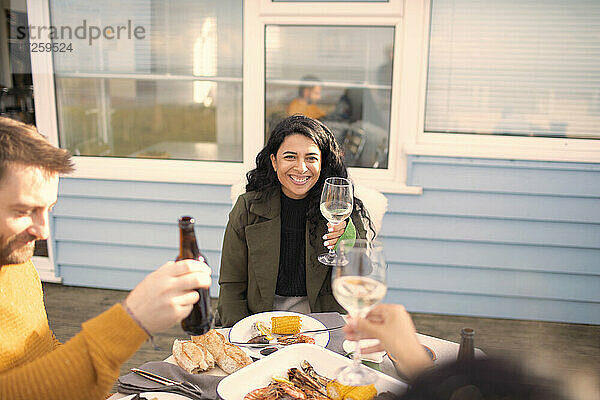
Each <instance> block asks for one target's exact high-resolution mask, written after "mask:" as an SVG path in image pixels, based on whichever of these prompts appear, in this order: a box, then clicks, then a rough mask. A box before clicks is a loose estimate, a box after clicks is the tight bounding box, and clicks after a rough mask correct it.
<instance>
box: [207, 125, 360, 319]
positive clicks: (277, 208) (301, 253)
mask: <svg viewBox="0 0 600 400" xmlns="http://www.w3.org/2000/svg"><path fill="white" fill-rule="evenodd" d="M342 157H343V155H342V151H341V150H340V147H339V145H338V144H337V142H336V140H335V138H334V136H333V134H332V133H331V131H330V130H329V129H328V128H327V127H326V126H325V125H323V123H321V122H319V121H317V120H315V119H312V118H308V117H305V116H302V115H294V116H291V117H288V118H286V119H284V120H283V121H281V122H280V123H279V124H277V126H275V128H274V129H273V131H272V133H271V135H270V137H269V140H268V141H267V144H266V145H265V147H264V148H263V149H262V150H261V151H260V152H259V153H258V155H257V157H256V168H255V169H253V170H252V171H250V172H249V173H248V175H247V178H248V184H247V185H246V193H244V194H243V195H241V196H240V197H239V198H238V200H237V202H236V204H235V206H234V208H233V210H232V211H231V213H230V214H229V222H228V223H227V228H226V230H225V238H224V240H223V252H222V258H221V271H220V278H219V284H220V293H219V306H218V308H219V313H220V315H221V318H222V322H223V324H224V325H225V326H230V325H233V324H234V323H235V322H237V321H239V320H240V319H242V318H244V317H246V316H248V315H250V314H254V313H257V312H263V311H272V310H287V311H296V312H302V313H308V312H324V311H342V310H343V309H342V308H341V307H340V305H339V304H338V303H337V302H336V300H335V299H334V297H333V294H332V293H331V285H330V280H331V275H330V274H331V271H330V268H328V267H326V266H324V265H322V264H320V263H319V261H318V260H317V254H318V253H319V252H321V251H322V248H323V245H325V246H328V247H329V246H334V245H335V243H336V242H337V240H338V238H339V237H340V236H341V235H342V233H343V232H344V229H345V228H346V221H344V222H342V223H340V224H338V225H336V226H333V225H330V226H329V227H328V226H327V224H326V220H325V219H324V218H323V217H322V216H321V213H320V211H319V199H320V194H321V190H322V188H323V182H324V181H325V179H326V178H328V177H331V176H340V177H347V176H348V172H347V170H346V166H345V165H344V161H343V158H342ZM354 203H355V206H354V210H353V213H352V216H351V218H352V221H353V223H354V225H355V226H356V231H357V232H358V233H357V234H358V235H359V236H361V237H364V236H365V235H366V230H365V228H364V226H365V222H366V224H367V225H368V226H369V227H371V221H370V219H369V217H368V214H367V211H366V209H365V208H364V206H363V203H362V202H361V201H360V200H358V199H355V200H354ZM323 241H325V242H323Z"/></svg>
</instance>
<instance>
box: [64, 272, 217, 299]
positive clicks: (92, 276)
mask: <svg viewBox="0 0 600 400" xmlns="http://www.w3.org/2000/svg"><path fill="white" fill-rule="evenodd" d="M63 268H64V274H65V276H66V279H65V280H63V284H65V285H72V286H87V287H97V288H104V289H120V290H130V289H131V288H134V287H135V286H136V285H137V284H138V283H140V282H141V281H142V280H143V279H144V278H145V277H146V275H148V273H147V272H142V271H135V270H129V269H123V270H118V271H116V270H114V269H105V268H101V267H95V268H90V267H89V266H87V265H81V266H76V265H67V266H64V267H63ZM115 276H118V279H115ZM218 286H219V284H218V276H217V275H215V276H213V277H212V285H211V287H210V294H211V296H215V295H218V293H219V292H218V289H219V288H218Z"/></svg>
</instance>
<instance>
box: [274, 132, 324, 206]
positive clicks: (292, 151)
mask: <svg viewBox="0 0 600 400" xmlns="http://www.w3.org/2000/svg"><path fill="white" fill-rule="evenodd" d="M271 162H272V163H273V170H275V172H276V173H277V179H279V182H280V183H281V190H282V192H283V194H285V195H286V196H287V197H290V198H292V199H303V198H305V197H306V195H307V194H308V191H309V190H310V189H311V188H312V187H313V186H315V184H316V183H317V181H318V180H319V176H320V174H321V150H319V147H318V146H317V144H316V143H315V142H313V140H312V139H310V138H308V137H306V136H303V135H300V134H298V135H291V136H288V137H286V138H285V140H284V141H283V143H281V146H280V147H279V150H277V155H275V154H271Z"/></svg>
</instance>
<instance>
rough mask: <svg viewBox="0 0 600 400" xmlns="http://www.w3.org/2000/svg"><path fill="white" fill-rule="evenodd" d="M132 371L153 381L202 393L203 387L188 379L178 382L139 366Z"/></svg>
mask: <svg viewBox="0 0 600 400" xmlns="http://www.w3.org/2000/svg"><path fill="white" fill-rule="evenodd" d="M131 372H133V373H134V374H137V375H139V376H143V377H144V378H146V379H149V380H151V381H154V382H157V383H160V384H162V385H165V386H179V387H182V388H184V389H186V390H193V391H196V392H198V393H202V389H201V388H200V387H199V386H198V385H195V384H193V383H192V382H187V381H186V382H178V381H175V380H173V379H169V378H167V377H164V376H160V375H158V374H155V373H153V372H149V371H144V370H143V369H139V368H132V369H131Z"/></svg>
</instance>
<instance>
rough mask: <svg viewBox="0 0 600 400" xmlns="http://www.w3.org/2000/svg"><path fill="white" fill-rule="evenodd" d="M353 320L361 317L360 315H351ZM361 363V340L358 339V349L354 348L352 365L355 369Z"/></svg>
mask: <svg viewBox="0 0 600 400" xmlns="http://www.w3.org/2000/svg"><path fill="white" fill-rule="evenodd" d="M350 317H351V318H352V319H355V320H356V319H357V318H359V317H360V315H359V314H352V315H350ZM360 363H361V353H360V338H358V339H356V347H355V348H354V353H352V364H353V366H354V367H358V366H359V365H360Z"/></svg>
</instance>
